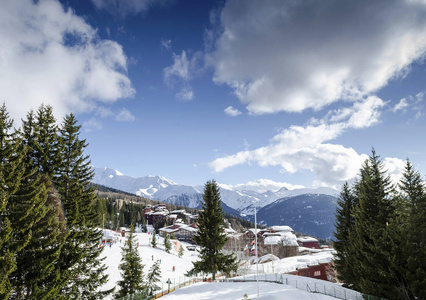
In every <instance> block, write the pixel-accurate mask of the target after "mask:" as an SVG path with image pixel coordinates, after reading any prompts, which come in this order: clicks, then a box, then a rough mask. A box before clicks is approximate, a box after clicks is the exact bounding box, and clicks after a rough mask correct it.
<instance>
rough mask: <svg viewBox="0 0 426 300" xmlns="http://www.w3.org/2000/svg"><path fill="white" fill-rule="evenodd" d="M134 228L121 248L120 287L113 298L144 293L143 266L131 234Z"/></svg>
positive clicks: (132, 228) (133, 236)
mask: <svg viewBox="0 0 426 300" xmlns="http://www.w3.org/2000/svg"><path fill="white" fill-rule="evenodd" d="M133 232H134V227H133V226H132V227H131V229H130V233H129V234H128V235H127V237H126V242H125V244H124V246H123V247H122V248H121V250H122V258H121V264H120V266H119V269H120V270H121V277H122V280H120V281H118V286H119V287H120V289H119V291H118V292H117V294H115V297H117V298H121V297H124V296H126V295H131V294H134V293H142V292H145V289H146V286H145V285H144V282H143V267H144V266H143V265H142V259H141V257H140V255H139V252H138V248H137V245H136V241H135V235H134V234H133Z"/></svg>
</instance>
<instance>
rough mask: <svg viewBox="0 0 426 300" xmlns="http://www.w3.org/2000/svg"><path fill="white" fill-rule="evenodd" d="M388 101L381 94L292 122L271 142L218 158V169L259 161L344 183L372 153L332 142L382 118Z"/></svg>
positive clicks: (328, 182)
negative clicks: (300, 122) (306, 120)
mask: <svg viewBox="0 0 426 300" xmlns="http://www.w3.org/2000/svg"><path fill="white" fill-rule="evenodd" d="M384 105H385V103H384V102H383V101H382V100H381V99H379V98H377V97H368V98H367V99H365V100H363V101H358V102H355V103H354V104H353V105H352V106H351V107H349V108H345V109H340V110H335V111H332V112H330V113H329V114H328V115H327V116H326V117H324V118H323V119H321V120H311V121H310V122H309V123H308V124H306V125H305V126H291V127H290V128H288V129H285V130H283V131H282V132H280V133H279V134H277V135H275V136H274V137H273V138H272V139H271V140H270V142H269V144H268V145H266V146H264V147H260V148H257V149H254V150H246V151H240V152H238V153H236V154H233V155H228V156H224V157H220V158H217V159H215V160H214V161H212V162H211V163H210V167H212V168H213V170H214V171H216V172H221V171H223V170H225V169H226V168H229V167H232V166H236V165H239V164H250V163H252V162H257V164H258V165H259V166H262V167H266V166H281V167H282V168H283V170H285V172H288V173H295V172H297V171H300V170H309V171H311V172H312V173H313V174H314V175H315V176H316V180H315V182H314V183H315V185H316V186H330V187H335V188H336V187H337V188H338V187H340V185H341V184H342V183H343V182H345V181H350V180H352V179H353V178H354V177H355V176H356V175H357V173H358V171H359V168H360V167H361V164H362V162H363V161H364V160H365V159H366V158H367V157H368V156H367V155H365V154H358V153H357V152H356V151H355V150H354V149H352V148H346V147H344V146H342V145H335V144H330V143H329V142H330V141H332V140H334V139H336V138H338V137H339V136H341V135H342V134H343V133H344V132H345V131H346V130H348V129H355V128H364V127H368V126H372V125H373V124H376V123H377V122H379V118H380V110H381V108H383V107H384Z"/></svg>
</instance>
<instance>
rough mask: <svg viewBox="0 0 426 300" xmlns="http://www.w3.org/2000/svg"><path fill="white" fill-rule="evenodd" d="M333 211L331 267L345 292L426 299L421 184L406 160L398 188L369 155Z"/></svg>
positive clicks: (425, 199)
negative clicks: (333, 259) (351, 290)
mask: <svg viewBox="0 0 426 300" xmlns="http://www.w3.org/2000/svg"><path fill="white" fill-rule="evenodd" d="M338 205H339V207H338V208H337V212H336V232H335V237H336V240H335V241H334V247H335V249H336V252H337V253H336V259H335V265H336V270H337V273H338V278H339V279H340V280H342V281H343V282H344V284H345V285H346V286H348V287H350V288H353V289H355V290H358V291H360V292H363V293H365V294H370V295H374V296H378V297H384V298H388V299H425V298H426V288H425V287H426V259H425V257H426V250H425V249H426V247H425V246H426V194H425V184H424V181H423V180H422V179H421V176H420V174H419V173H418V172H416V171H415V170H414V168H413V166H412V164H411V163H410V162H409V161H408V160H407V163H406V166H405V170H404V173H403V176H402V179H401V181H400V183H399V184H398V185H397V187H395V186H393V185H392V183H391V180H390V177H389V176H388V175H387V174H386V171H385V170H384V164H383V162H382V161H381V160H380V157H379V156H378V155H377V154H376V153H375V151H374V150H373V152H372V155H371V156H370V158H369V159H368V160H366V161H365V163H364V164H363V166H362V168H361V170H360V174H359V176H358V179H357V181H356V182H355V183H354V185H353V187H352V188H350V187H349V186H348V184H345V185H344V186H343V188H342V192H341V194H340V199H339V200H338Z"/></svg>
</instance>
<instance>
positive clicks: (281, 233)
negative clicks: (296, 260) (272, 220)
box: [263, 226, 299, 258]
mask: <svg viewBox="0 0 426 300" xmlns="http://www.w3.org/2000/svg"><path fill="white" fill-rule="evenodd" d="M263 238H264V241H263V244H264V251H266V252H269V253H271V254H273V255H275V256H277V257H278V258H284V257H289V256H296V255H298V248H299V244H298V243H297V239H296V235H295V234H294V233H293V229H291V228H290V227H289V226H273V227H271V230H270V232H265V233H264V234H263ZM268 248H270V251H268V250H269V249H268Z"/></svg>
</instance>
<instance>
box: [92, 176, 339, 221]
mask: <svg viewBox="0 0 426 300" xmlns="http://www.w3.org/2000/svg"><path fill="white" fill-rule="evenodd" d="M93 182H94V183H97V184H102V185H105V186H109V187H112V188H115V189H119V190H122V191H125V192H128V193H133V194H136V195H139V196H143V197H147V198H149V199H155V200H159V201H163V202H168V203H172V204H175V205H181V206H187V207H192V208H195V207H199V206H200V201H201V200H202V193H203V186H195V187H194V186H188V185H180V184H177V183H175V182H173V181H171V180H169V179H166V178H164V177H161V176H145V177H139V178H134V177H131V176H126V175H124V174H122V173H120V172H119V171H116V170H113V169H109V168H95V177H94V179H93ZM219 186H220V192H221V197H222V201H223V202H224V203H225V204H226V205H228V206H229V207H231V208H233V209H235V210H237V211H239V212H241V213H243V214H253V213H254V208H255V207H257V208H261V207H264V206H266V205H269V204H271V203H273V202H274V201H276V200H277V199H282V198H286V197H295V196H298V195H303V194H323V195H331V196H334V197H336V196H337V195H338V192H337V191H336V190H334V189H331V188H319V189H306V188H300V186H296V187H298V188H297V189H293V190H291V189H289V188H287V187H286V186H283V185H276V184H275V185H274V184H273V183H272V181H270V180H264V179H261V180H257V181H255V182H251V183H250V184H245V185H236V186H231V185H225V184H219ZM293 187H294V186H293Z"/></svg>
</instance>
